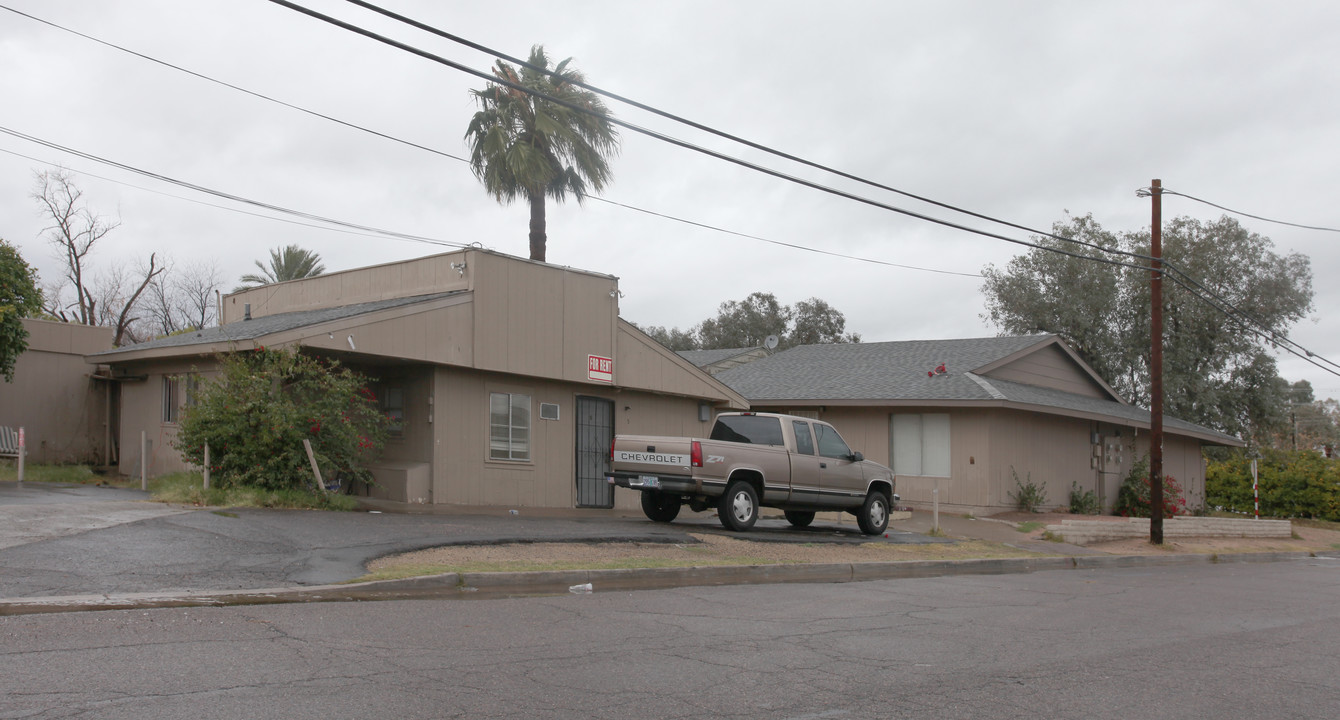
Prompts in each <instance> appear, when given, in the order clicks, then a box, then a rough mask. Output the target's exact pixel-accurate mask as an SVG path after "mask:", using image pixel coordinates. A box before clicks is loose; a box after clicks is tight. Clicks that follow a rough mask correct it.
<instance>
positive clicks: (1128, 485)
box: [1112, 457, 1187, 517]
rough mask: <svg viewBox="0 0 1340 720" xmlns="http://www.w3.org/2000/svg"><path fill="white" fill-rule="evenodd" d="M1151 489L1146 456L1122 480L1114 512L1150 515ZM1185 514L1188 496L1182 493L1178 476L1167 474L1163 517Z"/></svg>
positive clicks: (1141, 515) (1164, 483) (1128, 515)
mask: <svg viewBox="0 0 1340 720" xmlns="http://www.w3.org/2000/svg"><path fill="white" fill-rule="evenodd" d="M1149 490H1150V482H1149V458H1147V457H1145V458H1141V459H1140V460H1139V461H1137V462H1136V463H1135V464H1134V465H1132V466H1131V471H1130V473H1129V474H1127V475H1126V479H1125V480H1122V481H1121V487H1120V488H1119V489H1118V490H1117V502H1116V504H1115V505H1114V506H1113V508H1112V514H1113V515H1121V516H1122V517H1150V506H1149ZM1185 514H1187V508H1186V498H1185V497H1184V496H1183V494H1182V486H1181V485H1180V484H1178V482H1177V479H1176V478H1174V477H1173V476H1171V475H1166V474H1165V475H1164V476H1163V517H1172V516H1174V515H1185Z"/></svg>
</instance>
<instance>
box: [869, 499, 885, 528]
mask: <svg viewBox="0 0 1340 720" xmlns="http://www.w3.org/2000/svg"><path fill="white" fill-rule="evenodd" d="M886 517H888V513H887V512H886V511H885V509H884V501H882V500H876V501H875V502H873V503H871V504H870V522H871V523H873V524H874V526H875V527H879V526H880V525H883V524H884V519H885V518H886Z"/></svg>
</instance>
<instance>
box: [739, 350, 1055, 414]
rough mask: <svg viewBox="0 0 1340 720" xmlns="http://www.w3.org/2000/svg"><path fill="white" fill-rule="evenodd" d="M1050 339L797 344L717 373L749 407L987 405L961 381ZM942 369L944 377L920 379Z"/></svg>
mask: <svg viewBox="0 0 1340 720" xmlns="http://www.w3.org/2000/svg"><path fill="white" fill-rule="evenodd" d="M1052 337H1053V336H1051V335H1028V336H1020V337H990V338H971V339H960V340H911V341H900V342H883V343H842V344H833V345H801V346H799V347H794V348H791V349H790V350H786V351H784V352H780V353H777V354H776V355H773V356H771V357H767V358H763V359H760V360H755V361H754V362H751V363H749V364H747V365H741V366H740V367H736V368H731V369H730V370H726V371H724V372H721V373H718V374H717V376H716V378H717V379H718V380H720V381H721V382H724V383H726V384H727V385H729V386H730V387H731V388H733V389H734V390H735V391H736V392H738V393H740V394H741V395H744V396H745V397H746V398H748V399H749V400H750V402H761V401H767V400H906V399H924V400H988V399H991V395H990V393H989V392H988V391H987V390H986V389H985V388H983V387H982V386H981V385H979V384H978V383H977V382H975V381H973V380H972V379H971V378H969V377H967V376H966V375H964V373H965V372H968V371H971V370H975V369H977V368H980V367H982V366H984V365H987V364H990V363H992V362H994V361H996V360H999V359H1001V358H1004V357H1007V356H1009V355H1012V354H1014V353H1016V352H1019V351H1020V350H1024V349H1027V348H1029V347H1032V346H1034V345H1037V344H1039V343H1042V342H1045V341H1047V340H1049V339H1051V338H1052ZM941 363H943V364H944V365H945V369H946V371H947V372H946V373H945V374H943V375H936V376H935V377H929V376H927V374H926V373H927V372H930V371H932V370H934V369H935V368H936V367H937V366H939V365H940V364H941Z"/></svg>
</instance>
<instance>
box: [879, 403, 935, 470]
mask: <svg viewBox="0 0 1340 720" xmlns="http://www.w3.org/2000/svg"><path fill="white" fill-rule="evenodd" d="M889 444H890V445H891V446H892V450H891V451H890V452H889V455H890V460H891V461H892V465H893V472H894V474H897V475H919V476H922V477H949V414H948V413H924V414H915V413H909V414H900V415H893V416H891V417H890V422H889Z"/></svg>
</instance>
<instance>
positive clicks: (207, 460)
mask: <svg viewBox="0 0 1340 720" xmlns="http://www.w3.org/2000/svg"><path fill="white" fill-rule="evenodd" d="M205 489H206V490H208V489H209V443H205Z"/></svg>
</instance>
